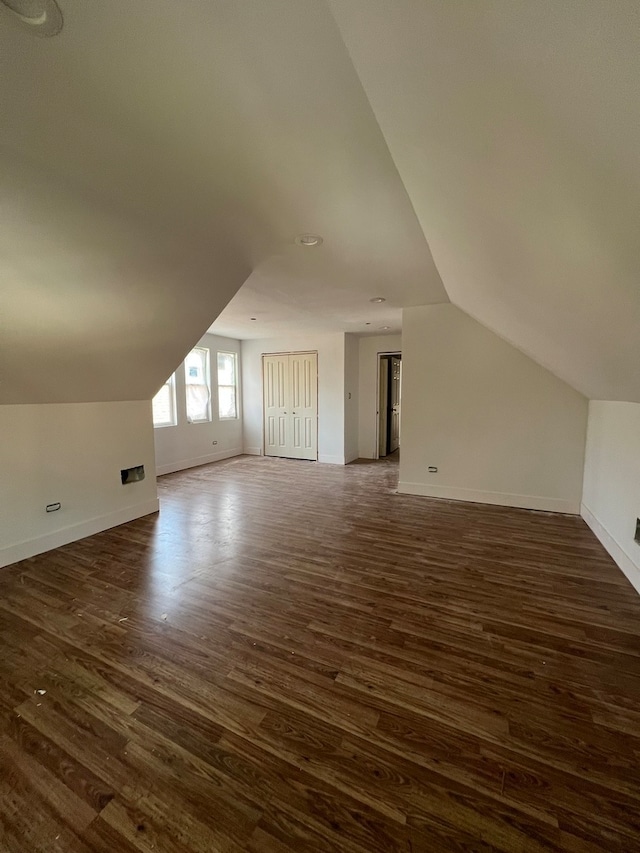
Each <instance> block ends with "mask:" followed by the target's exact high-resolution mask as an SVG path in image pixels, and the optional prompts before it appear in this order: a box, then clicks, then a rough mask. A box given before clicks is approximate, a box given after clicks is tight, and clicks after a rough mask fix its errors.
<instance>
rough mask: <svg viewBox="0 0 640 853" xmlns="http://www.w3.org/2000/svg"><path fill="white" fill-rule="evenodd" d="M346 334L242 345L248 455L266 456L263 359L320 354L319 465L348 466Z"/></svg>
mask: <svg viewBox="0 0 640 853" xmlns="http://www.w3.org/2000/svg"><path fill="white" fill-rule="evenodd" d="M344 338H345V336H344V334H343V333H336V334H324V335H314V334H309V335H305V336H304V337H297V336H291V337H289V336H287V337H281V338H268V339H264V338H263V339H260V340H253V341H242V385H243V393H242V400H243V406H244V452H245V453H252V454H258V455H259V454H261V453H262V452H263V440H262V439H263V435H262V434H263V428H262V411H263V410H262V355H263V353H271V352H303V351H313V350H317V352H318V461H319V462H332V463H335V464H338V465H344V462H345V452H344V347H345V342H344Z"/></svg>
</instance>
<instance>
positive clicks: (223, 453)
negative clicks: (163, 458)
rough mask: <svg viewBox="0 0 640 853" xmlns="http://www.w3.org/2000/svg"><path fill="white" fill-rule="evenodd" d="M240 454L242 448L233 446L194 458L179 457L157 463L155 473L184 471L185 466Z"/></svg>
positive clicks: (195, 465)
mask: <svg viewBox="0 0 640 853" xmlns="http://www.w3.org/2000/svg"><path fill="white" fill-rule="evenodd" d="M246 452H247V451H246V450H245V453H246ZM241 455H242V449H241V448H240V447H233V448H232V449H231V450H218V451H217V452H216V453H207V454H206V455H205V456H196V457H195V459H180V460H179V461H178V462H169V463H168V464H166V465H157V466H156V474H157V475H158V477H161V476H162V475H163V474H173V473H174V472H175V471H185V470H186V469H187V468H197V467H198V465H208V464H209V463H210V462H220V460H221V459H231V457H232V456H241Z"/></svg>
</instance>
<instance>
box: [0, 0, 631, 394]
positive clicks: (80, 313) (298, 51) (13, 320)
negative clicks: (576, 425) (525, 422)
mask: <svg viewBox="0 0 640 853" xmlns="http://www.w3.org/2000/svg"><path fill="white" fill-rule="evenodd" d="M59 5H60V7H61V9H62V12H63V15H64V28H63V30H62V32H61V33H60V34H59V35H57V36H55V37H53V38H50V39H37V38H34V37H33V36H32V35H31V34H29V33H27V32H25V31H24V30H22V29H20V28H18V27H16V26H13V21H12V20H11V17H10V14H9V13H8V12H6V11H1V10H0V114H1V115H2V122H1V123H0V206H1V207H0V210H1V212H2V221H3V228H2V229H1V230H0V252H1V255H0V324H1V329H2V331H1V334H0V402H5V403H9V402H50V401H65V400H68V401H70V400H92V399H93V400H110V399H136V398H141V397H148V396H150V395H151V394H152V393H153V392H154V391H155V389H156V388H157V386H158V385H159V384H160V383H161V382H162V381H163V379H164V378H165V376H166V375H168V374H169V373H170V372H171V371H172V370H173V369H174V367H175V365H176V364H177V363H179V362H180V360H181V359H182V358H183V357H184V355H185V353H186V352H187V351H188V349H189V348H190V347H191V346H192V345H193V343H194V342H195V341H196V340H197V339H198V338H199V337H200V335H201V334H202V332H203V331H204V330H205V329H207V328H208V327H209V326H211V324H212V323H213V321H214V320H215V323H214V324H213V330H215V331H216V332H218V333H219V334H229V335H233V336H237V337H263V336H273V335H277V334H280V333H290V332H292V331H307V330H309V331H310V330H316V331H337V330H343V331H354V332H378V333H379V328H380V326H384V325H388V326H390V327H391V329H390V331H396V330H397V329H398V328H399V324H400V317H401V309H402V307H406V306H411V305H421V304H426V303H430V302H442V301H447V300H448V298H451V300H452V301H454V302H455V303H456V304H458V305H460V307H462V308H463V309H464V310H466V311H468V312H469V313H470V314H472V315H473V316H475V317H477V318H478V319H479V320H481V321H482V322H483V323H485V324H486V325H487V326H489V328H492V329H493V330H494V331H496V332H498V333H499V334H500V335H502V336H503V337H505V338H507V339H508V340H510V341H512V342H513V343H514V344H515V345H516V346H518V347H520V348H521V349H523V350H524V351H526V352H528V353H530V354H531V355H532V356H533V357H534V358H536V359H537V360H538V361H540V362H541V363H542V364H545V365H546V366H548V367H549V368H550V369H551V370H553V371H554V372H555V373H556V374H557V375H559V376H561V377H563V378H565V379H566V380H567V381H569V382H570V383H571V384H572V385H574V386H575V387H577V388H578V389H579V390H581V391H583V392H584V393H586V394H587V395H588V396H591V397H598V398H603V399H628V400H640V371H638V370H637V365H638V364H639V363H640V335H638V330H639V328H640V323H639V321H640V249H639V246H640V241H638V239H637V228H638V222H639V217H638V213H639V212H640V205H639V204H638V202H639V195H640V161H639V159H638V156H637V152H638V150H640V144H639V143H640V120H639V111H638V80H639V79H640V59H639V57H640V50H639V48H640V43H639V42H640V35H639V34H640V26H639V17H638V15H639V8H640V7H639V6H638V4H637V3H636V2H635V0H634V2H625V0H616V3H615V4H610V3H606V2H604V0H575V2H574V0H562V2H558V0H553V2H552V0H536V2H535V3H532V2H529V0H526V2H525V0H500V1H499V2H498V0H482V2H478V3H469V2H463V0H448V2H442V0H420V2H418V1H417V0H413V2H411V0H330V2H328V3H327V2H324V0H243V2H241V3H239V2H237V0H189V2H188V3H185V2H176V0H173V2H169V0H136V2H135V3H131V2H130V0H109V2H105V3H87V2H86V0H59ZM307 232H311V233H318V234H321V235H322V237H323V238H324V243H323V244H322V246H319V247H317V248H313V249H305V248H300V247H298V246H295V245H294V244H293V239H294V237H295V236H296V235H297V234H300V233H307ZM432 253H433V257H432ZM434 260H435V264H434ZM436 264H437V268H436ZM438 270H439V272H440V274H439V272H438ZM441 276H442V278H441ZM443 284H444V286H443ZM234 294H235V296H234ZM375 296H384V297H386V299H387V301H386V302H385V303H384V304H382V305H373V304H371V303H370V302H369V300H370V298H372V297H375ZM229 300H231V301H229ZM225 305H226V306H227V307H226V308H225ZM223 309H224V310H223ZM221 311H222V314H221V313H220V312H221ZM218 315H220V316H219V318H218V319H217V320H216V318H217V317H218ZM251 317H256V320H255V321H254V320H251V319H250V318H251ZM367 323H369V324H371V325H367Z"/></svg>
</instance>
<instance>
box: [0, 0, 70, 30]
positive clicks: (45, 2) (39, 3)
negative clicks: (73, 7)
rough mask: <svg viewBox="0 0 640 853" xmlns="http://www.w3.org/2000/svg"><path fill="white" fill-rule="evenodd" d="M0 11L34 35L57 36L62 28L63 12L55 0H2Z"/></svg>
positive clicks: (0, 0) (0, 1)
mask: <svg viewBox="0 0 640 853" xmlns="http://www.w3.org/2000/svg"><path fill="white" fill-rule="evenodd" d="M0 11H4V12H7V13H8V14H9V15H10V16H11V18H12V19H13V20H14V21H15V22H16V23H17V24H18V25H19V26H21V27H22V29H23V30H29V32H31V33H33V35H34V36H40V37H41V38H46V37H48V36H55V35H57V34H58V33H59V32H60V30H61V29H62V12H61V11H60V9H59V8H58V4H57V3H56V2H55V0H0Z"/></svg>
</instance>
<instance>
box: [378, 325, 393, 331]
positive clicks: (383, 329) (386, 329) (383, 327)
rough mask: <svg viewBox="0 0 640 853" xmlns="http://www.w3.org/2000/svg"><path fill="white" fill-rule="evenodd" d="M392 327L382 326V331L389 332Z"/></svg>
mask: <svg viewBox="0 0 640 853" xmlns="http://www.w3.org/2000/svg"><path fill="white" fill-rule="evenodd" d="M390 328H391V326H380V331H381V332H388V331H389V329H390Z"/></svg>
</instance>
